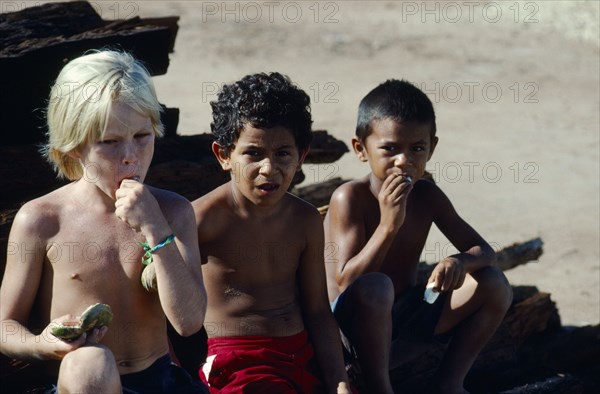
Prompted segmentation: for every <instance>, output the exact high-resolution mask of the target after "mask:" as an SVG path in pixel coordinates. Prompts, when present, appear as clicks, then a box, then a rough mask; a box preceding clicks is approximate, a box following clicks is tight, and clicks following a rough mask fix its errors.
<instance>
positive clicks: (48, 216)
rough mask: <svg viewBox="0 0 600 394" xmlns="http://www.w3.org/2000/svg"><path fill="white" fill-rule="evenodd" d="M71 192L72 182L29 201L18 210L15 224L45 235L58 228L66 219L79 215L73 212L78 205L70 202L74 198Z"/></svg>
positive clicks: (30, 231) (27, 230)
mask: <svg viewBox="0 0 600 394" xmlns="http://www.w3.org/2000/svg"><path fill="white" fill-rule="evenodd" d="M71 194H72V193H71V184H69V185H65V186H62V187H60V188H58V189H56V190H54V191H52V192H50V193H48V194H45V195H43V196H41V197H38V198H36V199H33V200H31V201H28V202H27V203H25V204H23V206H22V207H21V208H20V209H19V211H18V212H17V214H16V216H15V219H14V220H13V226H18V227H20V228H22V229H23V230H24V231H26V232H27V233H30V234H33V233H37V234H39V236H40V237H43V236H44V235H43V234H44V233H45V232H46V230H49V229H50V230H51V229H57V228H58V227H60V226H61V225H64V221H66V220H70V219H71V218H73V217H77V216H76V215H73V214H72V210H73V209H77V207H75V206H74V204H72V203H70V201H72V198H68V197H70V196H71Z"/></svg>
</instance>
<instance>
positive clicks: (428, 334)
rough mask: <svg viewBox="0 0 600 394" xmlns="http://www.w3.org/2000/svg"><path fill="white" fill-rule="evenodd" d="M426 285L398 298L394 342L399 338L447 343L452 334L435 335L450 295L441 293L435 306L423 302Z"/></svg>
mask: <svg viewBox="0 0 600 394" xmlns="http://www.w3.org/2000/svg"><path fill="white" fill-rule="evenodd" d="M424 293H425V284H420V285H417V286H415V287H412V288H410V289H408V290H407V291H405V292H404V293H403V294H401V295H399V296H397V297H396V299H395V300H394V306H393V307H392V341H393V340H396V339H398V338H402V339H406V340H415V341H423V342H431V341H434V342H442V343H446V342H448V340H449V339H450V336H451V333H444V334H439V335H435V334H434V332H435V327H436V326H437V324H438V321H439V320H440V316H441V315H442V310H443V309H444V304H445V301H446V297H447V296H448V293H440V295H439V296H438V298H437V299H436V300H435V302H434V303H433V304H429V303H427V302H425V301H424V300H423V294H424Z"/></svg>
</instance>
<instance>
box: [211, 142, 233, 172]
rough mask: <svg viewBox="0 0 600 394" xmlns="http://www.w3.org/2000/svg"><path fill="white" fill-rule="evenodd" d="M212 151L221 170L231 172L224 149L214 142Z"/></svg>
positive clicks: (227, 155)
mask: <svg viewBox="0 0 600 394" xmlns="http://www.w3.org/2000/svg"><path fill="white" fill-rule="evenodd" d="M212 151H213V154H214V155H215V157H216V158H217V160H219V163H220V164H221V168H222V169H224V170H225V171H230V170H231V162H230V161H229V154H227V152H225V149H224V148H223V147H222V146H221V145H219V144H217V143H216V142H213V143H212Z"/></svg>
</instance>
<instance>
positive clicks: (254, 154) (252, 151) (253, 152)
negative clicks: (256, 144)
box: [244, 150, 258, 157]
mask: <svg viewBox="0 0 600 394" xmlns="http://www.w3.org/2000/svg"><path fill="white" fill-rule="evenodd" d="M244 154H245V155H246V156H252V157H257V156H258V151H255V150H247V151H245V152H244Z"/></svg>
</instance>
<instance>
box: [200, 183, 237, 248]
mask: <svg viewBox="0 0 600 394" xmlns="http://www.w3.org/2000/svg"><path fill="white" fill-rule="evenodd" d="M230 194H231V191H230V188H229V184H228V183H226V184H224V185H221V186H219V187H217V188H216V189H214V190H212V191H210V192H209V193H207V194H205V195H203V196H202V197H200V198H198V199H196V200H194V201H193V202H192V208H193V210H194V216H195V219H196V226H197V228H198V236H199V239H200V240H201V241H202V242H206V241H208V240H210V239H213V238H214V237H216V236H218V234H220V233H221V232H222V230H223V229H224V228H225V226H226V225H227V223H228V222H229V220H228V218H231V217H232V216H233V215H232V213H231V209H230V207H229V204H228V196H229V195H230Z"/></svg>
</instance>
